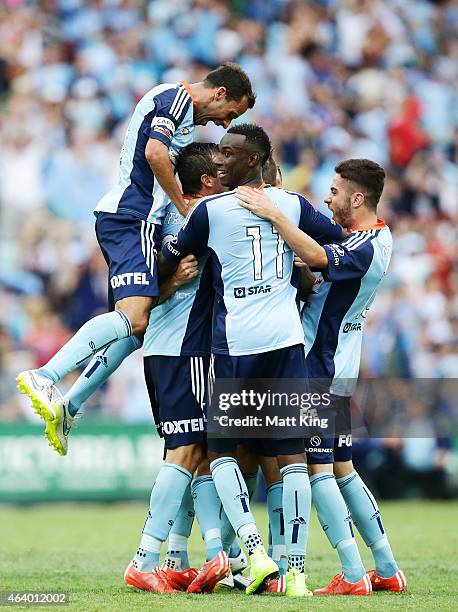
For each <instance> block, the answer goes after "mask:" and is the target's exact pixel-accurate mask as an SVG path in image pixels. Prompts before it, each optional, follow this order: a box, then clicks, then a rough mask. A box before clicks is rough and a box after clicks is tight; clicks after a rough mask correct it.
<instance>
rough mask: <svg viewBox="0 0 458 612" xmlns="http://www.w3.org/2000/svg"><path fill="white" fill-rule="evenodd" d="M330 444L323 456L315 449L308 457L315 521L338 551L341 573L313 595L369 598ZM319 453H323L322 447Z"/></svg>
mask: <svg viewBox="0 0 458 612" xmlns="http://www.w3.org/2000/svg"><path fill="white" fill-rule="evenodd" d="M326 443H327V444H330V449H328V453H327V457H328V458H329V461H328V463H325V461H326V454H318V452H317V449H313V450H312V451H311V452H309V453H308V462H309V473H310V483H311V487H312V500H313V503H314V504H315V507H316V510H317V515H318V520H319V522H320V525H321V527H322V528H323V531H324V532H325V534H326V537H327V538H328V540H329V543H330V544H331V546H332V547H333V548H334V549H335V550H336V551H337V554H338V555H339V559H340V563H341V567H342V570H341V573H340V574H339V577H338V580H332V581H331V583H330V584H329V585H328V586H327V587H324V588H322V589H317V590H316V591H314V593H315V594H316V595H334V594H341V595H370V593H371V588H370V584H369V580H368V577H367V575H366V570H365V568H364V566H363V563H362V560H361V556H360V554H359V550H358V546H357V543H356V540H355V537H354V533H353V529H352V524H351V518H350V517H349V516H348V509H347V506H346V504H345V501H344V500H343V497H342V495H341V494H340V491H339V487H338V486H337V483H336V479H335V477H334V474H333V472H332V461H333V455H332V446H333V441H332V440H328V441H327V442H326V440H324V444H326ZM319 450H326V448H325V447H324V446H323V447H322V448H321V449H320V447H318V451H319Z"/></svg>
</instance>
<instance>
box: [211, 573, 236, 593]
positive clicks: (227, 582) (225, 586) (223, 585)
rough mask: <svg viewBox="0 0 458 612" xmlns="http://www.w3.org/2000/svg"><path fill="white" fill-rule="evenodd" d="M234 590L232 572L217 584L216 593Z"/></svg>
mask: <svg viewBox="0 0 458 612" xmlns="http://www.w3.org/2000/svg"><path fill="white" fill-rule="evenodd" d="M234 588H235V583H234V576H233V574H232V572H231V571H230V572H229V574H228V575H227V576H226V578H223V579H222V580H220V581H219V582H218V583H217V584H216V586H215V589H214V592H215V593H216V592H218V593H220V592H222V591H230V590H232V589H234Z"/></svg>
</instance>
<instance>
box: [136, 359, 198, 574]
mask: <svg viewBox="0 0 458 612" xmlns="http://www.w3.org/2000/svg"><path fill="white" fill-rule="evenodd" d="M190 359H192V358H189V357H156V356H154V357H145V360H144V362H145V372H147V373H148V374H149V377H150V378H151V379H152V381H153V383H154V393H155V395H156V399H157V403H158V405H159V412H160V420H161V425H162V432H163V435H164V439H165V445H166V449H167V453H166V458H165V463H164V464H163V465H162V467H161V469H160V470H159V474H158V476H157V478H156V482H155V483H154V486H153V489H152V491H151V498H150V507H149V511H148V516H147V518H146V521H145V525H144V527H143V532H142V538H141V541H140V546H139V548H138V550H137V552H136V555H135V557H134V560H133V562H132V563H131V564H130V565H129V567H128V568H127V570H126V574H125V580H126V582H127V583H128V584H130V583H131V582H129V580H131V578H132V575H134V577H135V580H137V583H138V580H139V579H140V578H142V577H141V576H139V573H145V572H146V573H148V572H150V571H151V570H152V569H154V568H155V567H157V566H158V565H159V555H160V551H161V547H162V543H163V542H165V540H166V539H167V538H168V535H169V532H170V528H171V526H172V525H173V523H174V522H175V520H176V517H177V514H178V511H179V509H180V506H181V504H182V501H183V497H184V495H185V493H186V490H187V488H188V487H189V485H190V483H191V480H192V474H193V473H194V471H195V470H196V468H197V466H198V465H199V464H200V462H201V461H202V460H203V458H204V451H203V442H204V436H205V431H204V430H205V424H204V423H205V420H204V415H203V411H202V405H201V404H200V403H199V401H198V400H197V398H195V397H194V396H193V397H192V398H190V394H189V389H190V388H191V386H192V384H193V381H192V380H191V376H192V371H191V364H190ZM198 370H199V369H198ZM146 380H147V383H148V380H149V378H148V377H147V378H146ZM194 382H195V381H194ZM202 382H204V381H202ZM191 399H192V401H191ZM135 586H137V585H135Z"/></svg>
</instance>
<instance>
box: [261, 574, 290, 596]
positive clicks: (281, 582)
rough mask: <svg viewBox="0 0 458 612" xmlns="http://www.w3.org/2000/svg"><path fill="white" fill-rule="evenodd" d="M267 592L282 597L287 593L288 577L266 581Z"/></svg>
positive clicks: (283, 576) (282, 576)
mask: <svg viewBox="0 0 458 612" xmlns="http://www.w3.org/2000/svg"><path fill="white" fill-rule="evenodd" d="M265 583H266V587H267V592H268V593H275V594H277V595H282V594H284V593H286V576H285V575H281V576H278V578H267V580H266V581H265Z"/></svg>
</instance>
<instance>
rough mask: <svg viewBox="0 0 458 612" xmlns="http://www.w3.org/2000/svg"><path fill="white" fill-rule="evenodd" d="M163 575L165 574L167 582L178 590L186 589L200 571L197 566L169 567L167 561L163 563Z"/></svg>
mask: <svg viewBox="0 0 458 612" xmlns="http://www.w3.org/2000/svg"><path fill="white" fill-rule="evenodd" d="M161 572H162V575H163V576H165V578H166V580H167V584H168V585H169V586H171V587H172V588H173V589H176V590H177V591H186V589H187V588H188V586H189V585H190V584H191V582H192V581H193V580H194V578H195V577H196V576H197V574H198V573H199V570H198V569H197V568H195V567H190V568H188V569H185V570H179V571H177V570H174V569H172V568H171V567H168V566H167V565H166V564H165V563H163V564H162V565H161Z"/></svg>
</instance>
